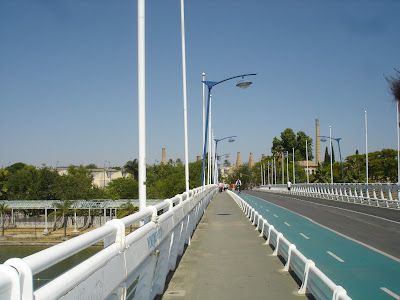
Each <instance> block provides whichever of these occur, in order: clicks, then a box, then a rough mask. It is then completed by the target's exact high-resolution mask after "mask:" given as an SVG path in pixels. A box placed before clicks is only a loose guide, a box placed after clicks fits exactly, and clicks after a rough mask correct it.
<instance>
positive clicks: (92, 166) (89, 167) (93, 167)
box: [86, 164, 97, 169]
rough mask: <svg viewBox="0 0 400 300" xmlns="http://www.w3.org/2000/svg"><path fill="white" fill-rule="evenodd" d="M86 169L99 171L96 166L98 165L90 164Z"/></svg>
mask: <svg viewBox="0 0 400 300" xmlns="http://www.w3.org/2000/svg"><path fill="white" fill-rule="evenodd" d="M86 169H97V166H96V164H88V165H87V166H86Z"/></svg>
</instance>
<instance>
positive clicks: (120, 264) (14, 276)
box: [0, 185, 217, 300]
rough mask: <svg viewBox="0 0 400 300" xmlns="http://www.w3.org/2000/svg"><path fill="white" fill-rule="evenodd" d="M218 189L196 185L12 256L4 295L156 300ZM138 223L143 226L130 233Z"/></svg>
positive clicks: (0, 279) (1, 288) (5, 268)
mask: <svg viewBox="0 0 400 300" xmlns="http://www.w3.org/2000/svg"><path fill="white" fill-rule="evenodd" d="M216 191H217V186H216V185H209V186H206V187H200V188H196V189H193V190H191V191H189V193H186V192H185V193H183V194H181V195H177V196H175V197H174V198H171V199H167V200H164V201H162V202H161V203H158V204H156V205H154V206H147V207H146V208H145V209H144V210H143V211H140V212H137V213H135V214H132V215H130V216H127V217H125V218H122V219H114V220H112V221H108V222H107V223H106V224H105V225H104V226H102V227H100V228H97V229H95V230H93V231H91V232H88V233H86V234H83V235H81V236H78V237H76V238H73V239H71V240H68V241H66V242H63V243H60V244H58V245H56V246H53V247H50V248H48V249H45V250H43V251H40V252H37V253H35V254H32V255H30V256H27V257H25V258H22V259H20V258H11V259H9V260H7V261H6V262H5V263H4V264H3V265H0V299H7V300H8V299H24V300H25V299H27V300H28V299H29V300H30V299H35V300H39V299H140V300H142V299H154V297H155V296H156V295H157V294H162V292H163V290H164V286H165V280H166V277H167V275H168V272H169V271H170V270H174V269H175V267H176V262H177V258H178V255H181V254H182V253H183V251H184V246H185V244H190V238H191V235H192V233H193V231H194V230H195V228H196V226H197V224H198V222H199V221H200V219H201V216H202V215H203V213H204V211H205V209H206V207H207V205H208V204H209V202H210V200H211V199H212V197H213V196H214V194H215V193H216ZM137 222H142V223H143V225H142V226H141V227H140V228H138V229H137V230H135V231H134V232H132V233H130V234H128V235H126V236H125V229H126V228H127V227H128V226H130V225H131V224H133V223H137ZM101 240H103V241H104V249H103V250H101V251H99V252H98V253H96V254H95V255H93V256H92V257H90V258H88V259H87V260H85V261H83V262H81V263H80V264H78V265H76V266H74V267H73V268H71V269H70V270H68V271H67V272H65V273H63V274H62V275H60V276H59V277H57V278H55V279H53V280H51V281H50V282H48V283H47V284H45V285H43V286H41V287H40V288H38V289H37V290H34V289H33V283H32V282H33V276H34V275H35V274H38V273H39V272H41V271H43V270H45V269H48V268H50V267H51V266H53V265H55V264H56V263H58V262H60V261H62V260H64V259H66V258H68V257H70V256H72V255H73V254H76V253H78V252H80V251H82V250H84V249H86V248H87V247H90V246H91V245H93V244H95V243H96V242H98V241H101Z"/></svg>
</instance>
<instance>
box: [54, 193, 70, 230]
mask: <svg viewBox="0 0 400 300" xmlns="http://www.w3.org/2000/svg"><path fill="white" fill-rule="evenodd" d="M73 204H74V201H71V200H64V202H62V203H56V208H57V214H62V219H63V226H64V237H65V236H67V220H68V216H70V215H72V214H73V210H72V209H71V207H72V205H73Z"/></svg>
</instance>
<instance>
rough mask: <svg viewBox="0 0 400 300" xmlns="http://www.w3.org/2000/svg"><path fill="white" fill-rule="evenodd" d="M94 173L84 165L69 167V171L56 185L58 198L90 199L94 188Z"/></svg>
mask: <svg viewBox="0 0 400 300" xmlns="http://www.w3.org/2000/svg"><path fill="white" fill-rule="evenodd" d="M92 181H93V175H92V174H91V173H90V171H89V170H88V169H86V168H85V167H83V166H79V167H78V168H76V167H74V166H69V167H68V173H67V174H66V175H63V176H61V177H60V180H58V182H57V186H56V195H57V199H61V200H81V199H89V198H90V195H91V190H92Z"/></svg>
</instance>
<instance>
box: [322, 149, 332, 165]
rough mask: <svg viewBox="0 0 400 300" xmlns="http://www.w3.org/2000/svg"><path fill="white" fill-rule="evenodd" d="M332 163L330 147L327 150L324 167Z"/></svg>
mask: <svg viewBox="0 0 400 300" xmlns="http://www.w3.org/2000/svg"><path fill="white" fill-rule="evenodd" d="M330 163H331V156H330V155H329V151H328V147H326V148H325V155H324V165H326V164H330Z"/></svg>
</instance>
